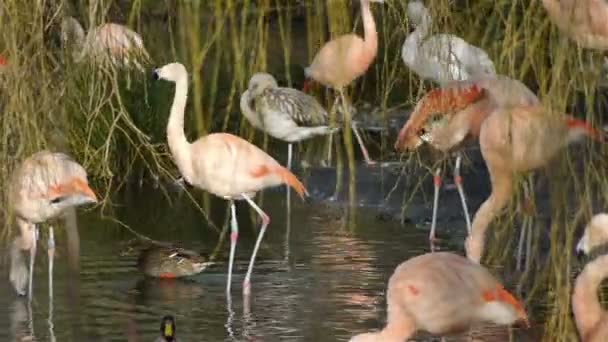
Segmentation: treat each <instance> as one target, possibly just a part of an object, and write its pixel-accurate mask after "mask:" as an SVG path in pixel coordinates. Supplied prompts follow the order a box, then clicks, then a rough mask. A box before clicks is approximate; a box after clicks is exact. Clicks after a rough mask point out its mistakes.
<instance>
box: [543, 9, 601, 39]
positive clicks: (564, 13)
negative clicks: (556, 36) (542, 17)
mask: <svg viewBox="0 0 608 342" xmlns="http://www.w3.org/2000/svg"><path fill="white" fill-rule="evenodd" d="M542 3H543V6H544V7H545V9H546V10H547V13H548V14H549V19H550V20H551V21H552V22H553V23H554V24H555V25H557V27H558V28H559V29H560V30H561V31H562V32H563V33H565V34H566V35H567V36H568V37H570V38H571V39H572V40H574V41H575V42H577V43H578V44H580V45H581V46H582V47H584V48H588V49H594V50H601V51H606V50H608V3H606V1H602V0H543V1H542Z"/></svg>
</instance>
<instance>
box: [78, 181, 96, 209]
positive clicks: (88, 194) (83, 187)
mask: <svg viewBox="0 0 608 342" xmlns="http://www.w3.org/2000/svg"><path fill="white" fill-rule="evenodd" d="M72 185H73V186H74V190H76V191H77V192H79V193H81V194H82V195H84V197H85V198H86V199H87V201H88V202H90V203H98V202H99V200H98V199H97V195H95V192H94V191H93V189H91V187H89V184H88V183H87V182H85V181H83V180H81V179H75V180H74V182H73V184H72Z"/></svg>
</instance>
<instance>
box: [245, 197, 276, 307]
mask: <svg viewBox="0 0 608 342" xmlns="http://www.w3.org/2000/svg"><path fill="white" fill-rule="evenodd" d="M241 196H243V198H244V199H245V200H246V201H247V203H249V205H250V206H251V207H252V208H253V209H254V210H255V211H256V212H257V213H258V215H260V217H261V218H262V227H261V228H260V232H259V234H258V239H257V240H256V241H255V247H253V253H251V259H250V260H249V267H248V268H247V274H246V275H245V280H244V281H243V295H244V296H249V294H251V284H250V280H251V272H252V271H253V264H254V262H255V257H256V255H257V254H258V249H259V248H260V244H261V243H262V239H263V238H264V233H266V227H267V226H268V224H269V223H270V217H268V215H266V213H265V212H264V211H263V210H262V209H261V208H260V207H258V205H257V204H256V203H255V202H254V201H253V200H251V198H249V196H247V195H245V194H241Z"/></svg>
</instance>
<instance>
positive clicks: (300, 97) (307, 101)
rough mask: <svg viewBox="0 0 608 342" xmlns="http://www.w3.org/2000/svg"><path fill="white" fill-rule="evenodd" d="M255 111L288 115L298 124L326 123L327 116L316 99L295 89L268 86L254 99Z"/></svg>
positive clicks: (304, 125) (307, 125)
mask: <svg viewBox="0 0 608 342" xmlns="http://www.w3.org/2000/svg"><path fill="white" fill-rule="evenodd" d="M256 109H258V110H256V111H260V112H261V111H272V112H275V113H278V114H279V115H282V116H284V117H288V118H289V119H290V120H292V121H294V122H295V123H296V124H297V125H298V126H303V127H315V126H323V125H327V123H328V121H329V116H328V114H327V111H326V110H325V108H323V107H322V106H321V105H320V104H319V102H317V100H316V99H315V98H314V97H312V96H310V95H308V94H305V93H303V92H301V91H299V90H297V89H292V88H268V89H266V90H265V91H264V93H263V94H262V96H260V97H258V98H257V99H256Z"/></svg>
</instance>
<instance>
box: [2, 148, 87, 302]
mask: <svg viewBox="0 0 608 342" xmlns="http://www.w3.org/2000/svg"><path fill="white" fill-rule="evenodd" d="M9 202H10V204H11V208H12V210H13V211H14V213H15V215H16V217H17V224H18V225H19V228H20V232H21V235H20V236H19V237H17V238H16V239H15V240H14V241H13V243H12V245H11V267H10V276H9V279H10V281H11V283H12V284H13V287H14V288H15V290H16V291H17V293H18V294H19V295H25V286H26V284H28V279H29V286H28V296H29V298H30V299H31V297H32V284H33V280H32V278H33V275H34V273H33V272H34V260H35V256H36V244H37V243H36V240H37V239H38V225H39V224H41V223H43V222H46V221H49V220H51V219H53V218H56V217H58V216H59V215H61V214H63V213H64V212H65V211H66V209H68V208H71V207H76V206H80V205H84V204H88V203H97V196H96V195H95V193H94V192H93V190H91V188H90V187H89V184H88V181H87V173H86V171H85V170H84V168H83V167H82V166H81V165H80V164H78V163H77V162H75V161H74V160H73V159H72V158H70V157H69V156H68V155H66V154H63V153H54V152H49V151H41V152H38V153H35V154H33V155H31V156H30V157H29V158H27V159H25V160H24V161H23V162H22V163H21V165H20V166H19V167H18V168H17V170H16V171H15V172H14V173H13V175H12V178H11V182H10V184H9ZM48 248H49V251H48V255H49V293H51V292H50V291H51V289H52V276H53V257H54V250H55V239H54V232H53V227H52V226H51V227H49V238H48ZM22 250H29V251H30V265H29V275H28V272H27V267H26V265H25V262H24V260H23V256H22V254H21V251H22Z"/></svg>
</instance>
